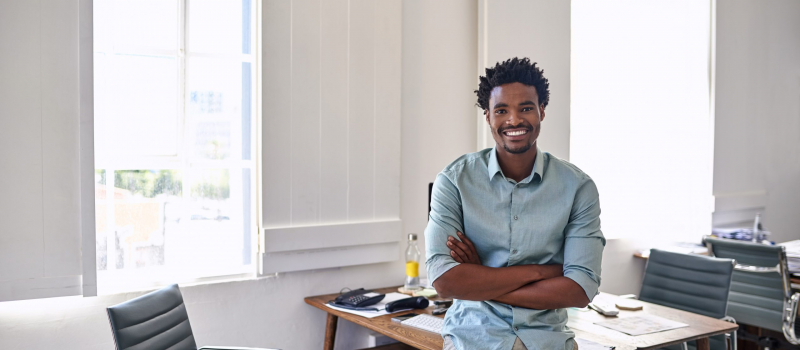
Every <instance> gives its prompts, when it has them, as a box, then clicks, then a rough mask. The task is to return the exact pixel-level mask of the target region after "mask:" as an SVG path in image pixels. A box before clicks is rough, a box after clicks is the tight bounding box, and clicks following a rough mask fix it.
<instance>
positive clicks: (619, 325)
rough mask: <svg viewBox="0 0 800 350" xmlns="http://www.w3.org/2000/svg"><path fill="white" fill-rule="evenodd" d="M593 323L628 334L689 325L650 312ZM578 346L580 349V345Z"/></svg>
mask: <svg viewBox="0 0 800 350" xmlns="http://www.w3.org/2000/svg"><path fill="white" fill-rule="evenodd" d="M595 324H596V325H598V326H603V327H606V328H610V329H613V330H615V331H619V332H622V333H625V334H630V335H642V334H650V333H656V332H663V331H668V330H670V329H676V328H683V327H689V325H688V324H685V323H680V322H676V321H672V320H668V319H666V318H663V317H658V316H654V315H650V314H642V315H638V316H631V317H620V318H615V319H611V320H608V321H602V322H597V323H595ZM578 348H579V349H580V345H579V346H578Z"/></svg>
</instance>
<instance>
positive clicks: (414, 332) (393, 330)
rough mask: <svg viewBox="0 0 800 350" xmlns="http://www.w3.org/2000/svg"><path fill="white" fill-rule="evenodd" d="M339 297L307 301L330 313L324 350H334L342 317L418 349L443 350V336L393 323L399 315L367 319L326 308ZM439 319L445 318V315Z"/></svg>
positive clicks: (426, 310)
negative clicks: (338, 325) (337, 329)
mask: <svg viewBox="0 0 800 350" xmlns="http://www.w3.org/2000/svg"><path fill="white" fill-rule="evenodd" d="M375 291H376V292H379V293H391V292H397V287H389V288H380V289H375ZM337 295H339V294H328V295H319V296H315V297H308V298H306V299H305V301H306V304H308V305H311V306H313V307H316V308H318V309H320V310H322V311H325V312H327V313H328V323H327V325H326V326H325V343H324V344H323V345H324V346H323V349H325V350H333V344H334V341H335V340H336V325H337V323H338V322H339V317H341V318H343V319H345V320H348V321H350V322H353V323H355V324H357V325H359V326H362V327H366V328H369V329H371V330H373V331H375V332H378V333H380V334H383V335H386V336H388V337H391V338H393V339H397V340H399V341H401V342H403V343H406V344H408V345H411V346H413V347H415V348H417V349H424V350H442V343H443V341H442V336H441V335H439V334H436V333H431V332H426V331H423V330H421V329H417V328H413V327H408V326H401V325H400V324H399V323H397V322H392V317H394V316H397V315H398V314H397V313H395V314H389V315H383V316H378V317H374V318H366V317H361V316H356V315H353V314H349V313H346V312H341V311H339V310H336V309H332V308H329V307H327V306H325V304H326V303H328V301H329V300H333V298H335V297H336V296H337ZM431 311H433V308H427V309H424V310H411V311H408V312H413V313H416V314H423V313H424V314H430V313H431ZM404 313H406V312H404ZM437 317H444V315H441V316H437Z"/></svg>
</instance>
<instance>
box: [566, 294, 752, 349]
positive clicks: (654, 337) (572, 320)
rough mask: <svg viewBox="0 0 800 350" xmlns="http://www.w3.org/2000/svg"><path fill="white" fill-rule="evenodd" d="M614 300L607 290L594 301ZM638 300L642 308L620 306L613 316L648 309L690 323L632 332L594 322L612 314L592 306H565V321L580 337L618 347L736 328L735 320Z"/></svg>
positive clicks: (678, 340) (660, 343) (651, 346)
mask: <svg viewBox="0 0 800 350" xmlns="http://www.w3.org/2000/svg"><path fill="white" fill-rule="evenodd" d="M615 300H616V296H614V295H611V294H606V293H600V295H598V296H596V297H595V299H594V301H603V302H610V303H612V304H613V303H614V301H615ZM639 302H640V303H642V304H643V305H644V308H643V309H642V310H640V311H624V310H620V313H619V316H614V317H630V316H635V315H638V314H642V313H647V314H652V315H656V316H659V317H663V318H666V319H669V320H673V321H677V322H682V323H686V324H688V325H689V326H688V327H683V328H677V329H672V330H668V331H663V332H658V333H650V334H643V335H637V336H631V335H627V334H624V333H621V332H618V331H615V330H612V329H608V328H605V327H602V326H598V325H596V324H594V323H595V322H601V321H605V320H609V319H612V317H606V316H603V315H601V314H599V313H597V312H595V311H592V310H579V309H568V311H567V312H568V313H569V321H568V322H567V325H568V326H569V327H570V328H571V329H572V330H573V331H575V335H576V336H577V337H579V338H584V339H588V340H592V341H595V342H598V343H600V344H604V345H614V346H616V347H617V349H619V350H629V349H657V348H661V347H664V346H667V345H671V344H678V343H683V342H685V341H687V340H693V339H697V338H702V337H708V336H712V335H717V334H725V333H729V332H731V331H734V330H736V329H737V328H738V326H737V325H736V324H735V323H730V322H725V321H721V320H718V319H715V318H711V317H706V316H703V315H698V314H695V313H691V312H687V311H682V310H678V309H673V308H670V307H666V306H661V305H657V304H651V303H647V302H643V301H639Z"/></svg>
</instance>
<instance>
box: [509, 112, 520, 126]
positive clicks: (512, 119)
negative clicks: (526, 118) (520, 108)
mask: <svg viewBox="0 0 800 350" xmlns="http://www.w3.org/2000/svg"><path fill="white" fill-rule="evenodd" d="M506 124H509V125H511V126H518V125H520V124H522V118H520V117H519V115H518V114H517V113H516V112H511V113H509V116H508V120H506Z"/></svg>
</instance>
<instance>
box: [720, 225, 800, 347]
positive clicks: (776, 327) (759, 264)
mask: <svg viewBox="0 0 800 350" xmlns="http://www.w3.org/2000/svg"><path fill="white" fill-rule="evenodd" d="M704 242H705V243H706V245H707V246H708V250H709V252H710V253H711V254H713V255H714V256H717V257H723V258H734V259H736V266H735V268H734V271H733V283H732V285H731V296H730V306H729V308H728V314H729V315H731V316H733V317H735V318H736V320H737V321H739V322H741V323H743V324H747V325H751V326H756V327H760V328H764V329H770V330H773V331H777V332H783V335H784V337H785V338H786V339H785V341H784V340H782V339H772V338H768V337H759V336H757V335H755V334H749V333H746V332H740V334H739V336H740V337H741V338H743V339H746V340H750V341H754V342H758V343H759V344H760V345H762V346H765V347H766V348H775V347H779V346H791V345H788V344H786V343H785V342H788V343H790V344H792V345H798V344H800V337H798V336H797V333H796V328H795V327H796V324H797V322H796V320H797V308H798V303H800V293H796V292H793V291H792V286H791V282H790V279H789V277H790V276H789V268H788V266H787V260H786V249H785V248H784V247H783V246H775V245H766V244H760V243H751V242H746V241H737V240H733V239H720V238H714V237H706V238H705V239H704ZM780 343H783V344H780Z"/></svg>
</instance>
